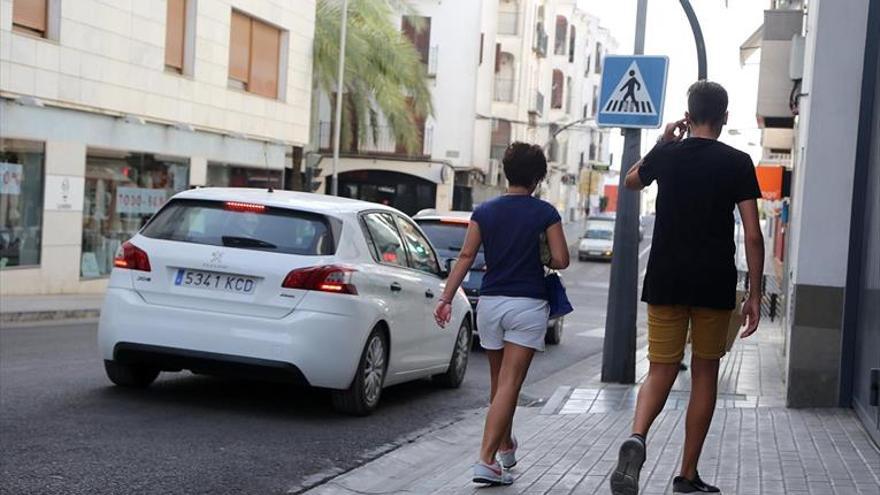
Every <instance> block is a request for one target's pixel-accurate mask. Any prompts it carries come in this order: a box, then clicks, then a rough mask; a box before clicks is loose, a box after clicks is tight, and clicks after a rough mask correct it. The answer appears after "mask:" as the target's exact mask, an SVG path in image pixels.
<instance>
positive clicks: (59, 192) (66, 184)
mask: <svg viewBox="0 0 880 495" xmlns="http://www.w3.org/2000/svg"><path fill="white" fill-rule="evenodd" d="M84 189H85V179H84V178H83V177H72V176H69V175H47V176H46V201H45V207H44V208H45V209H46V210H55V211H82V209H83V190H84Z"/></svg>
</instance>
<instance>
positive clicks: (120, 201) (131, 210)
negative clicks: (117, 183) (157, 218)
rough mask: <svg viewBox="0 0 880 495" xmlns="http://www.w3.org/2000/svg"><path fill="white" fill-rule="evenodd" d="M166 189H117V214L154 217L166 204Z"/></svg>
mask: <svg viewBox="0 0 880 495" xmlns="http://www.w3.org/2000/svg"><path fill="white" fill-rule="evenodd" d="M165 199H166V192H165V190H164V189H147V188H141V187H117V188H116V212H117V213H126V214H129V215H152V214H153V213H156V212H157V211H159V208H160V207H161V206H162V205H163V204H165Z"/></svg>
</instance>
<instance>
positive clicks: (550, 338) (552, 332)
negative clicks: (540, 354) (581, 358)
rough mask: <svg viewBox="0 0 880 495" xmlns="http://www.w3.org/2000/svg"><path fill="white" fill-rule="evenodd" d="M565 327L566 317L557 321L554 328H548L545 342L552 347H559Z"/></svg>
mask: <svg viewBox="0 0 880 495" xmlns="http://www.w3.org/2000/svg"><path fill="white" fill-rule="evenodd" d="M564 325H565V317H559V318H557V319H556V323H554V324H553V326H552V327H547V334H546V335H545V336H544V342H546V343H548V344H550V345H559V343H560V342H562V328H563V326H564Z"/></svg>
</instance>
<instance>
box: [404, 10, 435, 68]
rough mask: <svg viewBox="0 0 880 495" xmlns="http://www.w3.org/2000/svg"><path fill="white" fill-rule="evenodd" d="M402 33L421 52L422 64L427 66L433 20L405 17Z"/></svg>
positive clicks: (422, 17) (414, 16) (412, 16)
mask: <svg viewBox="0 0 880 495" xmlns="http://www.w3.org/2000/svg"><path fill="white" fill-rule="evenodd" d="M401 31H403V35H404V36H406V38H407V39H408V40H409V41H410V42H411V43H412V44H413V46H414V47H415V48H416V51H417V52H419V55H420V56H421V57H422V63H423V64H425V65H427V64H428V57H429V53H430V50H431V18H430V17H424V16H420V15H405V16H403V19H402V20H401Z"/></svg>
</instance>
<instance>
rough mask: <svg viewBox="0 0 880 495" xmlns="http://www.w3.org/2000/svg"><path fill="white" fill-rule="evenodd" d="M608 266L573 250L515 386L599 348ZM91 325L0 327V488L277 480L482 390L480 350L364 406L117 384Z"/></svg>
mask: <svg viewBox="0 0 880 495" xmlns="http://www.w3.org/2000/svg"><path fill="white" fill-rule="evenodd" d="M645 245H646V244H645V243H643V247H644V246H645ZM643 250H644V249H642V250H640V252H641V251H643ZM645 257H646V256H645ZM645 257H643V258H642V260H641V262H642V263H641V264H643V263H644V258H645ZM609 267H610V265H609V264H608V263H596V262H578V261H577V258H576V257H575V258H574V261H573V262H572V267H571V268H569V269H568V270H567V271H566V273H565V280H566V282H567V285H568V291H569V297H570V299H571V300H572V302H573V303H574V305H575V308H576V309H575V313H573V314H571V315H569V316H568V317H567V318H566V324H565V334H564V336H563V341H562V344H561V345H560V346H550V347H549V348H548V351H547V352H545V353H544V354H541V355H538V356H537V357H536V359H535V361H534V364H533V366H532V369H531V372H530V374H529V378H528V382H527V385H528V383H534V382H535V381H538V380H541V379H544V378H547V377H548V376H551V375H553V374H554V373H555V372H557V371H560V370H563V369H564V368H566V367H569V366H572V365H573V364H575V363H577V362H578V361H580V360H582V359H583V358H585V357H587V356H590V355H592V354H594V353H596V352H601V348H602V338H601V336H600V335H597V331H596V330H595V329H597V328H601V327H602V326H603V324H604V312H605V305H606V301H607V284H608V273H609ZM95 333H96V326H95V325H94V324H75V325H63V326H59V325H54V326H53V325H47V326H40V327H29V328H11V327H7V328H3V329H0V445H2V447H0V493H3V494H7V493H8V494H30V493H33V494H37V493H38V494H62V493H63V494H79V493H83V494H86V493H88V494H94V493H101V494H104V493H112V494H116V493H119V494H133V493H163V494H172V493H186V494H196V493H212V494H217V493H261V494H262V493H287V492H289V491H291V490H293V491H296V490H297V489H298V488H299V487H301V486H303V485H304V484H306V485H307V484H309V483H312V482H314V481H315V480H316V479H319V478H322V477H325V476H328V475H329V474H330V473H332V472H333V471H334V470H337V471H344V470H348V469H351V468H353V467H356V466H358V465H360V464H362V463H363V462H365V461H367V460H369V459H371V458H373V457H375V456H377V455H380V454H381V453H382V452H383V451H387V450H388V449H389V448H391V447H393V446H394V445H396V444H398V443H399V442H401V441H403V440H405V439H406V438H407V437H411V436H413V435H417V434H418V433H419V432H423V431H425V430H426V429H431V428H435V427H437V426H439V425H442V424H445V423H448V422H451V421H454V420H456V419H458V418H460V417H461V416H462V415H463V414H466V413H467V412H469V411H471V412H472V411H473V409H475V408H478V407H481V406H483V405H485V404H486V401H487V390H488V364H487V362H486V358H485V355H484V354H483V353H482V352H480V351H474V352H473V353H472V355H471V360H470V366H469V369H468V374H467V377H466V379H465V383H464V385H463V386H462V388H460V389H458V390H451V391H450V390H443V389H439V388H436V387H434V386H432V385H431V383H430V382H428V381H421V382H415V383H410V384H404V385H400V386H396V387H391V388H389V389H386V390H385V392H384V394H383V397H382V403H381V405H380V409H379V410H378V411H377V412H376V413H375V414H373V415H372V416H370V417H367V418H352V417H347V416H342V415H339V414H337V413H335V412H334V411H333V409H332V408H331V405H330V400H329V396H328V395H327V394H326V393H324V392H321V391H315V390H307V389H305V390H304V389H297V388H293V387H287V386H283V385H275V384H264V383H253V382H244V381H234V380H228V379H218V378H211V377H203V376H195V375H192V374H190V373H187V372H184V373H163V374H162V375H161V376H160V378H159V380H157V382H156V383H155V384H154V385H153V386H152V387H150V388H149V389H147V390H143V391H132V390H125V389H121V388H117V387H114V386H112V385H111V384H110V382H109V381H108V380H107V378H106V377H105V376H104V371H103V367H102V363H101V360H100V359H99V357H98V351H97V345H96V341H95ZM578 334H584V335H578ZM533 399H540V398H539V397H527V398H526V401H529V400H533Z"/></svg>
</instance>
